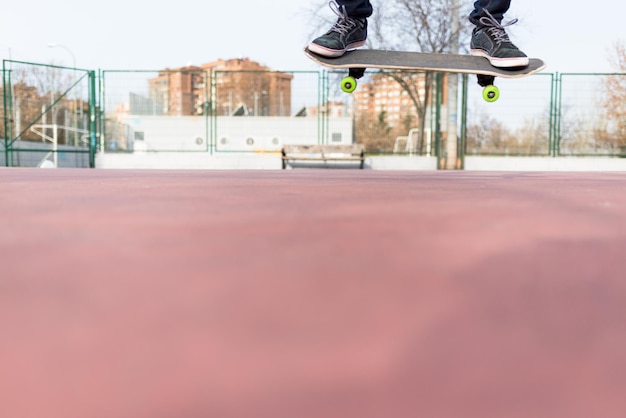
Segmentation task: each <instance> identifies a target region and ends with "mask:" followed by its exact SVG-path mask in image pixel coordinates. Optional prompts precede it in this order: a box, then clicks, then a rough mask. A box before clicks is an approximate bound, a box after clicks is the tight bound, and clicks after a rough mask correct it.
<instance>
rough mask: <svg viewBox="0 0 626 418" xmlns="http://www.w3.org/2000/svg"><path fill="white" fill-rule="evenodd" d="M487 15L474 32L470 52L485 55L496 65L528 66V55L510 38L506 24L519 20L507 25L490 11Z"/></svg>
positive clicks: (482, 18)
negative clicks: (506, 30)
mask: <svg viewBox="0 0 626 418" xmlns="http://www.w3.org/2000/svg"><path fill="white" fill-rule="evenodd" d="M484 12H485V14H486V15H487V16H483V17H481V18H480V20H479V25H478V26H476V28H475V29H474V31H473V32H472V40H471V41H470V51H471V52H470V53H471V54H472V55H476V56H480V57H485V58H487V59H488V60H489V62H490V63H491V65H493V66H494V67H502V68H511V67H526V66H528V57H527V56H526V54H524V53H523V52H522V51H520V50H519V49H518V48H517V47H516V46H515V45H513V43H512V42H511V40H510V39H509V35H507V33H506V32H505V30H504V28H505V26H510V25H512V24H514V23H515V22H517V19H514V20H512V21H510V22H508V23H506V24H505V25H502V24H500V22H498V21H497V20H496V19H495V18H494V17H493V16H492V15H491V14H490V13H489V12H488V11H486V10H485V11H484Z"/></svg>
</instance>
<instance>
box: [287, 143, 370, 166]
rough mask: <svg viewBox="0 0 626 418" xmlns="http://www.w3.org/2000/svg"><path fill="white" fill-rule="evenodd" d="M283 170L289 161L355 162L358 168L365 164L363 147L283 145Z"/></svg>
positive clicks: (359, 145)
mask: <svg viewBox="0 0 626 418" xmlns="http://www.w3.org/2000/svg"><path fill="white" fill-rule="evenodd" d="M282 160H283V169H285V168H287V163H288V162H289V161H324V162H327V161H355V162H359V163H360V165H359V168H361V169H363V166H364V164H365V147H364V146H363V145H361V144H350V145H283V149H282Z"/></svg>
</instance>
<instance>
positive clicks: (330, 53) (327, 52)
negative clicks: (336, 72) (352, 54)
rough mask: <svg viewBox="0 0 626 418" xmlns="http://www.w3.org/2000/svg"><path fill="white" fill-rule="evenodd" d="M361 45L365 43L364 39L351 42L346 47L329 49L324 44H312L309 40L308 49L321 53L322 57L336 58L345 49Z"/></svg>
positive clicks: (348, 49) (345, 50) (343, 52)
mask: <svg viewBox="0 0 626 418" xmlns="http://www.w3.org/2000/svg"><path fill="white" fill-rule="evenodd" d="M363 45H365V41H359V42H354V43H351V44H350V45H348V46H347V47H346V49H330V48H326V47H325V46H321V45H318V44H314V43H312V42H311V43H310V44H309V51H311V52H314V53H316V54H317V55H321V56H323V57H328V58H337V57H340V56H342V55H343V54H345V53H346V52H347V51H350V50H352V49H357V48H360V47H362V46H363Z"/></svg>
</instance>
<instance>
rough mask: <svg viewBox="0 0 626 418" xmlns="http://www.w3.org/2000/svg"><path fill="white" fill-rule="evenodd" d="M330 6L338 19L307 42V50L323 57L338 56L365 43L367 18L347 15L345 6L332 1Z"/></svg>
mask: <svg viewBox="0 0 626 418" xmlns="http://www.w3.org/2000/svg"><path fill="white" fill-rule="evenodd" d="M329 5H330V8H331V9H332V11H333V12H335V14H336V15H337V16H339V19H337V23H335V24H334V25H333V27H332V28H330V30H329V31H328V32H326V33H325V34H324V35H322V36H320V37H319V38H316V39H314V40H313V42H311V43H310V44H309V51H311V52H315V53H316V54H319V55H323V56H325V57H331V58H335V57H340V56H342V55H343V54H344V53H345V52H346V51H348V50H351V49H356V48H359V47H362V46H363V45H365V39H366V38H367V19H361V18H354V17H348V15H347V14H346V11H345V8H344V7H343V6H339V5H337V3H335V2H334V1H331V2H330V3H329Z"/></svg>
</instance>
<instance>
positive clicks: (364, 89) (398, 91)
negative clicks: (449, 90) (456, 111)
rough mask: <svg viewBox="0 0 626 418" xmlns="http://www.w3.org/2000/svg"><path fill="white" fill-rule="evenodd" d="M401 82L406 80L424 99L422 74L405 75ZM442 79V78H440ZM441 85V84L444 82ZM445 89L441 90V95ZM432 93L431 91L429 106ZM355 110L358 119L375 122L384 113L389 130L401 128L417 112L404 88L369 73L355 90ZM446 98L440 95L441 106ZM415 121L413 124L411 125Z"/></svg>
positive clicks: (379, 75) (423, 75)
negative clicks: (368, 78) (369, 77)
mask: <svg viewBox="0 0 626 418" xmlns="http://www.w3.org/2000/svg"><path fill="white" fill-rule="evenodd" d="M404 75H405V80H407V81H409V83H410V85H411V86H412V88H413V90H414V91H417V92H418V94H419V97H421V98H422V100H423V97H424V93H425V89H424V87H425V80H426V77H425V74H424V73H419V72H415V73H405V74H404ZM444 80H445V79H444ZM444 85H445V81H444ZM445 90H446V89H444V92H445ZM434 93H435V90H434V88H431V90H430V95H431V96H430V97H431V103H432V101H434V100H433V97H434ZM353 95H354V98H355V109H356V115H357V117H358V118H364V119H368V120H377V119H378V116H379V115H380V114H381V112H383V111H384V112H385V121H386V122H387V123H388V124H389V125H390V126H392V127H398V126H401V125H402V124H403V123H404V121H405V120H407V118H408V119H411V118H415V117H416V116H417V110H416V108H415V104H414V103H413V101H412V99H411V97H410V95H409V93H408V92H407V91H406V89H405V88H404V87H403V86H402V85H401V84H400V83H398V82H397V81H396V80H394V79H393V78H392V77H390V76H388V75H385V74H373V75H372V76H371V79H370V81H369V82H367V83H359V88H358V89H357V90H356V91H355V92H354V93H353ZM445 101H446V98H445V96H444V100H443V103H445ZM415 123H417V122H414V124H415Z"/></svg>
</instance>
